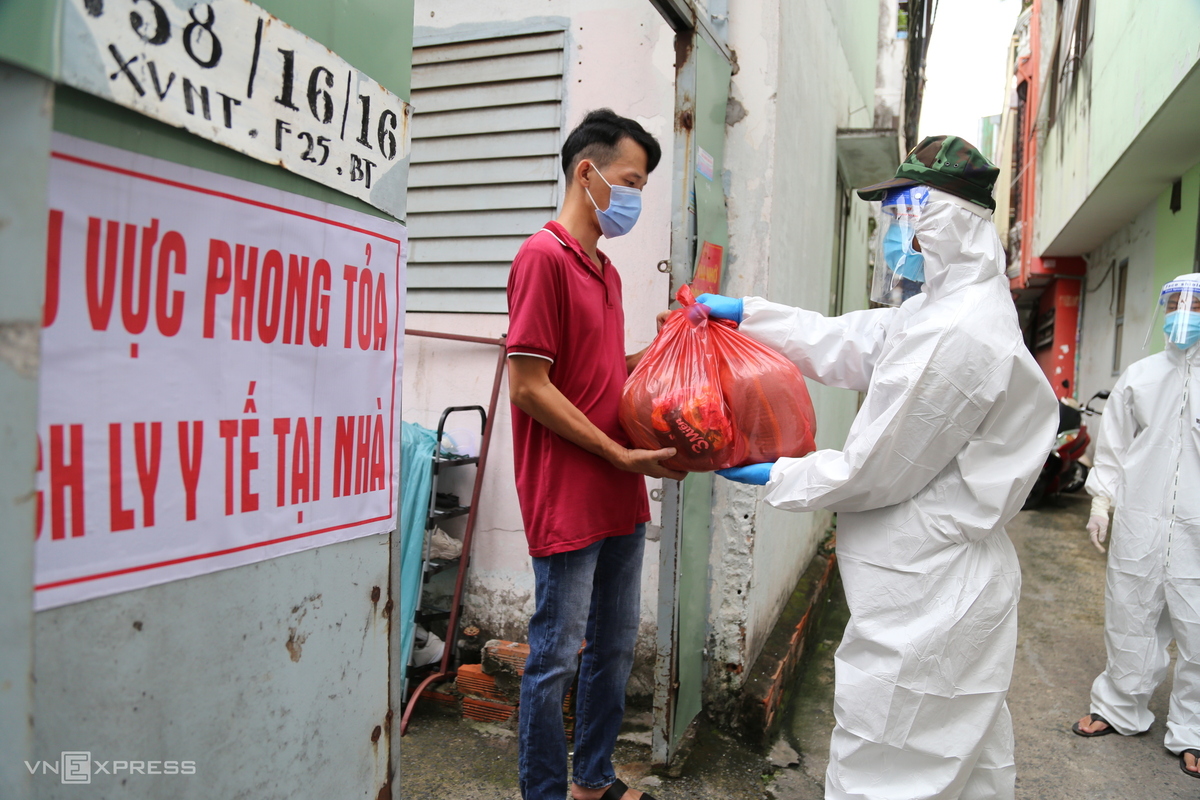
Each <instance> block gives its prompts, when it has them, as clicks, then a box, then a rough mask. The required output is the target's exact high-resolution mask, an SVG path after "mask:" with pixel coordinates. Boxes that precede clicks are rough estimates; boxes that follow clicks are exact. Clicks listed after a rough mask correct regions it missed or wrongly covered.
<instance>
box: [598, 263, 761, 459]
mask: <svg viewBox="0 0 1200 800" xmlns="http://www.w3.org/2000/svg"><path fill="white" fill-rule="evenodd" d="M685 288H686V287H685ZM689 298H690V295H689ZM713 322H715V320H709V319H708V313H707V311H706V310H705V309H704V307H703V306H698V305H696V304H695V301H692V302H691V303H690V304H688V307H685V308H681V309H678V310H676V311H673V312H671V315H670V316H669V317H668V318H667V321H666V324H664V325H663V329H662V330H661V331H659V334H658V336H657V338H655V340H654V342H653V343H652V344H651V345H650V349H649V350H647V351H646V354H645V355H644V356H643V357H642V360H641V362H640V363H639V364H638V365H637V368H636V369H634V371H633V374H632V375H630V376H629V379H628V380H627V381H626V382H625V388H624V390H623V391H622V393H621V407H620V420H621V426H622V427H623V428H624V429H625V432H626V433H627V434H629V438H630V441H632V442H633V444H634V446H635V447H640V448H644V449H647V450H658V449H659V448H662V447H674V448H675V451H676V453H675V456H674V457H672V458H670V459H668V460H666V461H664V462H663V465H664V466H667V467H670V468H671V469H677V470H682V471H684V472H709V471H712V470H716V469H724V468H725V467H731V466H733V465H734V464H738V463H741V461H742V460H743V459H744V458H745V456H746V443H745V440H744V439H743V437H742V436H741V434H739V433H738V432H737V430H736V429H735V428H734V425H733V420H732V416H731V414H730V413H729V407H728V406H727V405H726V403H725V397H724V394H723V393H722V391H721V384H720V377H719V375H720V367H719V365H718V363H717V360H716V358H715V355H714V353H713V348H712V346H711V344H710V342H709V337H710V334H711V330H712V328H713V327H714V325H713Z"/></svg>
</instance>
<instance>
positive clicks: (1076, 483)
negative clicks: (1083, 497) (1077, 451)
mask: <svg viewBox="0 0 1200 800" xmlns="http://www.w3.org/2000/svg"><path fill="white" fill-rule="evenodd" d="M1087 477H1088V468H1087V467H1085V466H1084V465H1083V464H1080V463H1079V462H1078V461H1076V462H1075V463H1074V464H1072V465H1071V467H1070V468H1069V469H1068V470H1067V474H1066V476H1065V477H1064V478H1063V482H1062V491H1064V492H1078V491H1079V490H1080V489H1082V488H1083V485H1084V484H1085V483H1087Z"/></svg>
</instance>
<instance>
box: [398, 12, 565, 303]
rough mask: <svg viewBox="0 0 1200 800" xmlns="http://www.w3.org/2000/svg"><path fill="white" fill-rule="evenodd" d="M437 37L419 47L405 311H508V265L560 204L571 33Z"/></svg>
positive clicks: (416, 50) (414, 74) (416, 53)
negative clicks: (567, 45) (566, 47)
mask: <svg viewBox="0 0 1200 800" xmlns="http://www.w3.org/2000/svg"><path fill="white" fill-rule="evenodd" d="M438 36H443V37H444V34H441V33H433V34H430V36H428V37H422V36H420V35H418V37H417V45H418V46H416V47H414V48H413V71H412V89H413V91H412V104H413V109H414V116H413V122H412V140H413V141H412V161H411V168H410V172H409V180H408V217H407V220H406V222H407V223H408V232H409V241H410V243H411V252H410V255H409V262H408V294H407V301H408V310H409V311H442V312H473V313H498V314H503V313H505V312H507V310H508V306H507V302H506V300H505V286H506V285H507V283H508V268H509V265H510V264H511V262H512V259H513V256H515V255H516V253H517V249H518V248H519V247H520V246H521V243H522V242H523V241H524V240H525V239H526V238H527V237H529V236H530V235H532V234H534V233H536V232H537V231H538V229H540V228H541V227H542V225H544V224H545V223H546V221H547V220H549V219H552V218H553V217H554V212H555V209H556V208H557V207H558V191H559V189H558V187H559V174H560V172H561V169H560V166H559V148H560V147H561V136H562V135H561V130H562V96H563V49H564V44H565V41H566V33H565V31H563V30H551V31H542V32H537V33H526V34H523V35H514V36H505V37H496V38H486V39H471V40H467V41H462V40H458V41H440V40H438V39H436V38H434V37H438ZM423 41H424V42H427V43H426V44H422V42H423Z"/></svg>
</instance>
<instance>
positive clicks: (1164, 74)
mask: <svg viewBox="0 0 1200 800" xmlns="http://www.w3.org/2000/svg"><path fill="white" fill-rule="evenodd" d="M1092 5H1093V7H1094V8H1095V18H1094V20H1095V21H1094V27H1093V34H1092V49H1091V68H1092V86H1091V96H1090V102H1091V123H1092V124H1091V131H1090V140H1089V142H1088V146H1089V154H1088V158H1089V161H1090V167H1091V170H1090V173H1091V176H1092V186H1094V185H1095V184H1096V183H1098V182H1099V181H1100V180H1101V179H1102V178H1103V177H1104V175H1105V173H1107V172H1108V170H1109V169H1110V168H1111V167H1112V166H1113V164H1115V163H1116V161H1117V159H1118V158H1120V157H1121V155H1122V154H1123V153H1124V152H1125V150H1126V148H1128V147H1129V144H1130V142H1132V141H1133V139H1134V137H1136V136H1137V135H1138V133H1139V132H1141V130H1142V128H1143V127H1145V125H1146V123H1147V122H1149V121H1150V118H1151V117H1152V116H1154V113H1155V112H1156V111H1158V109H1159V107H1160V106H1162V104H1163V102H1164V101H1165V100H1166V99H1167V98H1168V97H1169V96H1170V94H1171V92H1173V91H1174V90H1175V87H1176V86H1178V85H1179V81H1180V80H1181V79H1182V78H1183V76H1184V75H1186V74H1187V72H1188V71H1189V70H1190V69H1191V68H1192V66H1193V65H1195V63H1196V61H1197V60H1198V59H1200V36H1197V35H1196V32H1197V31H1200V3H1198V2H1196V0H1155V2H1153V3H1146V2H1139V0H1105V1H1104V2H1101V3H1093V4H1092ZM1089 188H1091V186H1089Z"/></svg>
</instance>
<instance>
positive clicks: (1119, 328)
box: [1112, 258, 1129, 375]
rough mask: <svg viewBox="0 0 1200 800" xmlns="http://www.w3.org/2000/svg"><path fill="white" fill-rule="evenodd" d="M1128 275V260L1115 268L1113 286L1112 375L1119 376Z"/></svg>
mask: <svg viewBox="0 0 1200 800" xmlns="http://www.w3.org/2000/svg"><path fill="white" fill-rule="evenodd" d="M1128 273H1129V259H1127V258H1126V259H1124V260H1122V261H1121V264H1120V266H1118V267H1117V282H1116V284H1114V285H1113V302H1114V304H1115V305H1116V312H1117V315H1116V325H1115V329H1116V331H1115V334H1114V336H1113V360H1112V374H1113V375H1120V374H1121V343H1122V340H1123V339H1124V336H1125V279H1126V277H1127V276H1128Z"/></svg>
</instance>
